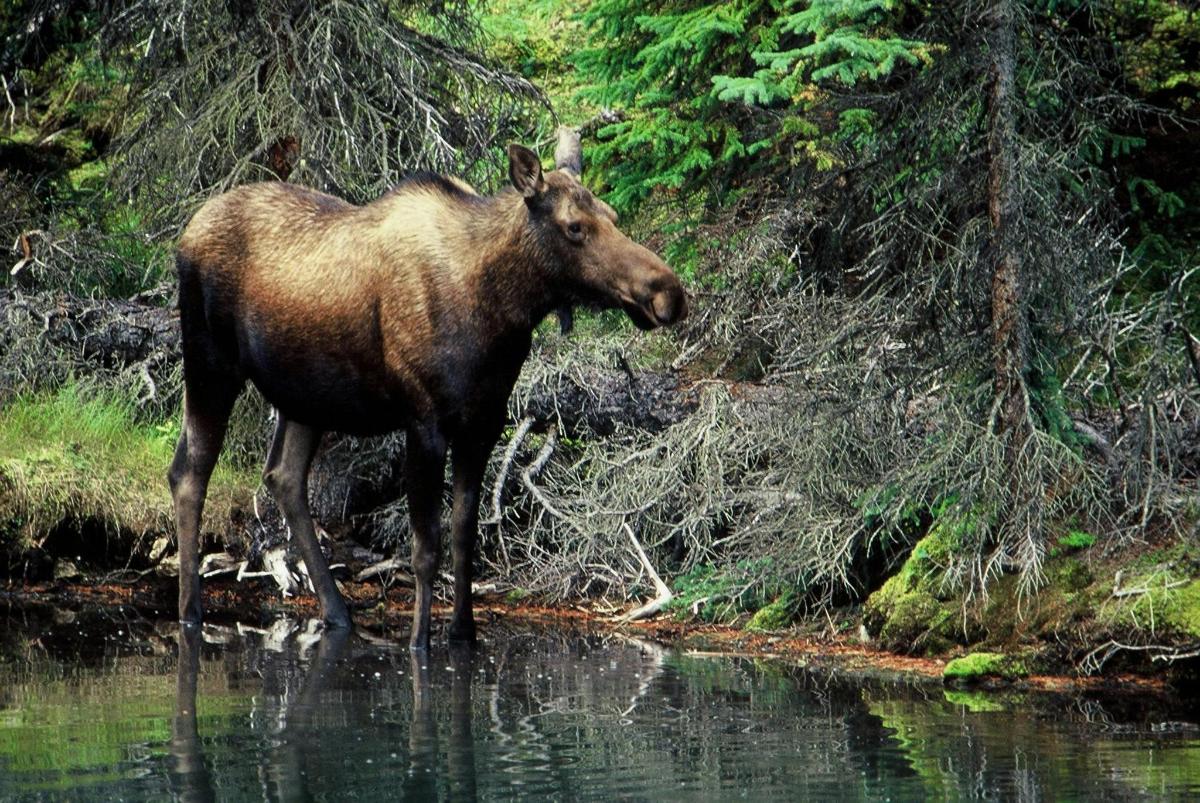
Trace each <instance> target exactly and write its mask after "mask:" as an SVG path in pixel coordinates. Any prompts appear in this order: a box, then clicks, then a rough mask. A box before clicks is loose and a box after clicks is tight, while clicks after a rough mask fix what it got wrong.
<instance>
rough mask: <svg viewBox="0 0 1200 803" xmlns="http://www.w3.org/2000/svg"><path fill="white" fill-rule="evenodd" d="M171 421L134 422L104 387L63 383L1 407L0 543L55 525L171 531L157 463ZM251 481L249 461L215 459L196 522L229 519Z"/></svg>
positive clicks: (24, 544) (167, 448)
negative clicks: (242, 463) (202, 511)
mask: <svg viewBox="0 0 1200 803" xmlns="http://www.w3.org/2000/svg"><path fill="white" fill-rule="evenodd" d="M178 426H179V425H178V421H177V420H170V421H166V422H161V423H159V424H157V425H155V424H152V423H141V422H139V421H137V419H136V417H135V415H134V407H133V404H132V403H131V402H129V401H128V400H126V399H123V398H122V397H120V396H119V395H116V394H114V393H113V392H111V391H108V392H104V391H101V392H89V390H88V389H87V388H85V387H83V386H81V385H79V384H69V385H66V386H64V387H62V388H60V389H59V390H57V391H55V392H52V393H42V394H33V395H24V396H19V397H17V398H15V399H14V400H13V401H12V402H11V403H10V404H9V405H7V406H6V407H5V408H4V409H3V410H0V546H8V547H17V548H28V547H30V546H35V545H37V544H38V543H40V541H41V540H43V539H44V538H45V536H46V534H48V533H50V532H52V531H53V530H54V528H55V527H57V526H59V525H61V524H64V523H71V522H75V523H79V522H95V523H99V524H101V525H102V526H103V527H104V529H105V530H106V531H108V532H109V534H110V537H111V536H112V535H114V534H116V535H118V536H120V537H122V538H126V539H128V540H129V548H130V549H132V548H133V547H134V546H135V545H136V541H137V539H139V538H140V537H142V536H144V535H146V534H149V533H156V532H167V531H170V530H171V529H172V524H171V521H172V516H171V498H170V494H169V492H168V490H167V483H166V471H167V466H168V465H169V464H170V460H171V456H172V453H173V451H174V447H175V440H176V438H177V437H178V435H179V429H178ZM257 485H258V474H257V472H256V471H253V470H251V469H248V468H241V467H238V466H231V465H228V464H224V463H222V464H218V466H217V470H216V472H215V473H214V475H213V478H212V481H211V483H210V487H209V494H208V502H207V504H206V507H205V514H206V515H205V522H206V523H207V524H208V526H209V527H210V528H211V527H221V526H225V525H227V524H228V523H229V521H230V519H231V518H232V517H233V515H234V514H235V512H236V511H237V510H238V509H241V508H244V507H245V506H246V505H247V504H248V503H249V500H250V498H251V494H253V492H254V489H255V488H256V487H257Z"/></svg>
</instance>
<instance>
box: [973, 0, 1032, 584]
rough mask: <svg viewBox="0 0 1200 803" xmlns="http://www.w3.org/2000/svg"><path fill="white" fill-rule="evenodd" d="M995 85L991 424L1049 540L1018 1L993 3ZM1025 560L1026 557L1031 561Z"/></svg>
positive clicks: (1014, 505) (1012, 515) (1027, 518)
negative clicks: (1025, 250) (1021, 121)
mask: <svg viewBox="0 0 1200 803" xmlns="http://www.w3.org/2000/svg"><path fill="white" fill-rule="evenodd" d="M989 11H990V14H989V17H990V19H989V24H990V30H989V37H988V39H989V41H988V44H989V46H990V55H991V65H990V72H991V88H990V94H989V97H988V143H987V150H988V162H989V175H988V214H989V217H990V218H991V230H992V231H991V234H992V241H991V248H990V255H991V258H992V260H993V264H992V357H993V369H994V371H995V377H994V380H993V381H994V385H993V388H994V393H995V400H994V404H993V408H992V410H993V412H992V421H991V425H992V427H993V429H994V431H995V432H996V433H997V434H998V435H999V436H1000V437H1001V438H1002V439H1003V440H1004V441H1005V464H1006V465H1005V467H1006V469H1007V471H1008V482H1009V492H1010V500H1009V501H1010V503H1011V505H1010V508H1009V511H1010V512H1009V514H1008V519H1009V520H1008V521H1007V522H1006V525H1007V527H1008V528H1010V533H1012V534H1014V535H1017V536H1024V539H1023V540H1024V541H1025V542H1026V543H1037V542H1040V540H1041V533H1040V530H1041V515H1040V511H1041V505H1042V498H1041V497H1042V491H1043V489H1042V488H1041V483H1040V482H1037V481H1036V480H1034V476H1033V471H1032V468H1033V467H1032V466H1031V465H1030V457H1031V454H1030V453H1031V450H1032V448H1033V443H1032V440H1033V422H1032V419H1031V416H1030V408H1029V389H1028V387H1027V385H1026V381H1025V372H1026V366H1027V365H1028V362H1029V355H1028V351H1029V345H1028V325H1027V320H1026V313H1025V302H1026V300H1025V298H1024V288H1023V285H1022V275H1021V252H1020V238H1019V236H1018V234H1019V229H1020V219H1021V199H1020V196H1019V194H1018V188H1017V186H1016V176H1017V147H1018V142H1017V133H1016V123H1015V116H1016V109H1015V103H1016V102H1015V99H1014V97H1013V95H1014V91H1015V89H1014V84H1015V69H1016V67H1015V62H1016V57H1015V48H1016V42H1015V40H1016V19H1015V17H1014V8H1013V0H994V1H993V3H992V4H991V8H990V9H989ZM1023 563H1024V562H1023Z"/></svg>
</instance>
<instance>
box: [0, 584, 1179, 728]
mask: <svg viewBox="0 0 1200 803" xmlns="http://www.w3.org/2000/svg"><path fill="white" fill-rule="evenodd" d="M344 591H345V592H346V596H347V599H348V601H349V603H350V605H351V607H352V609H353V610H354V622H355V629H356V630H357V631H358V632H360V634H364V635H369V636H373V637H375V638H381V639H385V640H391V641H396V642H406V641H407V636H408V632H409V631H408V628H409V617H410V616H411V613H412V608H411V592H410V591H409V590H408V589H406V588H403V587H395V586H393V587H392V588H390V589H387V590H386V591H382V589H381V588H380V586H378V585H376V584H373V583H347V584H345V585H344ZM381 591H382V594H381ZM204 595H205V606H206V612H207V614H208V615H207V618H206V624H213V625H218V626H221V625H236V624H243V625H245V624H250V625H251V626H266V625H268V624H269V623H270V622H272V621H275V620H277V619H279V618H281V617H290V618H294V619H312V618H315V617H316V615H317V613H318V609H317V605H316V600H315V598H314V597H311V596H310V595H302V596H299V597H290V598H287V599H281V598H280V597H279V595H278V593H277V592H275V591H273V590H272V589H271V588H270V587H269V586H268V585H267V584H265V583H252V582H243V583H231V582H219V581H218V582H210V583H207V584H206V586H205V591H204ZM4 604H7V605H8V606H10V607H26V606H32V607H49V608H53V609H55V610H70V611H79V610H83V609H92V608H102V609H103V608H110V609H120V610H122V611H128V610H129V609H132V611H134V612H136V614H137V615H139V616H142V617H145V618H147V619H154V620H159V621H166V620H170V619H171V618H173V617H172V614H173V605H174V584H173V583H169V582H165V581H163V580H162V579H161V578H156V579H154V580H151V581H148V582H144V583H137V582H132V583H131V582H73V583H64V582H54V583H39V584H6V585H3V586H0V605H4ZM450 610H451V608H450V605H449V604H448V603H446V602H444V601H440V602H439V601H435V605H434V609H433V613H434V641H435V648H437V647H441V646H444V643H445V635H444V631H443V629H442V628H443V626H444V623H445V622H446V621H448V619H449V615H450ZM475 612H476V617H477V620H478V623H479V632H480V637H481V638H482V639H485V640H486V639H487V638H488V630H489V627H502V628H504V629H506V630H511V629H519V628H521V627H522V626H529V627H536V628H540V629H545V628H561V629H563V630H564V631H576V632H578V631H584V632H588V633H591V634H596V635H603V636H611V637H616V638H626V639H631V640H635V641H639V642H649V643H652V644H655V645H657V646H660V647H667V648H670V649H675V650H678V651H680V652H682V653H684V654H687V655H693V656H697V657H705V656H711V657H743V658H750V659H761V660H769V661H781V662H784V663H786V664H789V665H793V666H799V667H801V668H804V669H810V670H817V671H824V672H829V673H833V674H841V675H844V676H848V677H853V678H858V679H864V680H866V679H870V680H876V681H886V682H899V683H905V684H916V685H926V684H928V685H930V686H941V685H943V684H945V685H946V686H947V687H956V686H963V687H969V688H970V689H971V690H972V691H983V692H996V693H1004V694H1013V693H1016V694H1020V693H1024V692H1045V693H1055V694H1075V693H1088V694H1093V693H1100V694H1105V695H1113V696H1116V697H1124V696H1126V695H1141V696H1146V695H1151V696H1154V697H1156V698H1159V699H1178V700H1184V698H1185V697H1187V696H1189V695H1188V694H1187V691H1186V686H1187V683H1185V682H1180V681H1185V680H1186V676H1182V675H1181V676H1177V675H1176V674H1175V673H1167V672H1162V671H1160V672H1158V673H1157V674H1154V675H1150V676H1148V675H1144V674H1137V673H1134V672H1128V671H1123V672H1101V673H1095V674H1090V675H1089V674H1084V673H1082V672H1078V673H1074V674H1072V673H1070V672H1069V671H1059V672H1042V671H1037V670H1035V671H1033V672H1030V673H1028V674H1024V673H1023V676H1020V677H1010V678H1005V677H999V676H990V675H985V676H982V677H980V678H978V679H976V680H973V681H971V682H969V683H965V684H964V683H957V682H952V681H950V680H946V679H944V677H943V673H944V672H945V668H946V666H947V664H948V663H950V662H951V661H952V660H953V659H954V658H955V657H956V655H947V656H938V657H918V656H910V655H903V654H899V653H895V652H890V651H887V650H884V649H880V648H878V647H876V646H873V645H871V644H870V643H864V642H863V641H861V640H860V639H859V638H858V637H856V636H852V635H849V634H847V633H845V632H841V633H835V634H833V635H830V628H829V626H828V625H826V626H825V627H824V632H822V631H821V629H820V626H819V625H818V624H817V622H816V621H815V620H805V619H801V620H800V621H799V622H798V624H797V625H795V626H792V627H788V628H783V629H780V630H777V631H772V632H750V631H747V630H745V629H742V628H740V627H737V626H734V625H729V624H716V623H705V622H698V621H695V620H694V619H687V620H682V619H679V618H676V617H674V616H672V615H671V614H660V615H658V616H657V617H655V618H651V619H647V620H643V621H636V622H626V621H621V620H620V619H619V616H618V615H617V614H616V613H615V612H614V610H613V609H612V607H611V603H610V602H607V601H603V600H599V601H592V602H591V604H590V605H586V604H553V603H546V602H542V601H533V600H522V601H512V600H509V599H506V597H505V595H503V594H487V595H482V596H477V598H476V600H475ZM963 654H966V653H965V651H964V650H959V651H957V656H958V657H961V656H962V655H963ZM1185 704H1186V703H1185Z"/></svg>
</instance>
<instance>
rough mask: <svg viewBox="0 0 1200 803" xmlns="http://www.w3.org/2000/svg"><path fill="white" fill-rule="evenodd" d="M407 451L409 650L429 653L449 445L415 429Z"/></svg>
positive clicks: (438, 435) (435, 433)
mask: <svg viewBox="0 0 1200 803" xmlns="http://www.w3.org/2000/svg"><path fill="white" fill-rule="evenodd" d="M405 448H406V450H407V452H408V458H407V460H406V462H405V467H404V485H405V491H406V492H407V494H408V515H409V521H410V522H411V524H412V532H413V553H412V568H413V578H414V579H415V581H416V601H415V603H414V605H413V627H412V637H411V638H410V639H409V648H410V649H413V650H428V649H429V620H430V609H431V607H432V606H433V576H434V574H435V573H436V572H437V567H438V561H439V560H440V559H441V553H442V521H441V519H442V485H443V482H442V477H443V473H444V471H445V469H446V441H445V438H443V437H442V435H441V433H440V432H438V431H436V430H435V429H432V428H425V427H412V428H411V429H409V430H408V436H407V442H406V443H405Z"/></svg>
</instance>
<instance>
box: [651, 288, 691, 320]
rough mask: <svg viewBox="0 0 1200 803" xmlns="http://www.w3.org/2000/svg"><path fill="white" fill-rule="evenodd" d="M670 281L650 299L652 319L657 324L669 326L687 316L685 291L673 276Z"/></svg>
mask: <svg viewBox="0 0 1200 803" xmlns="http://www.w3.org/2000/svg"><path fill="white" fill-rule="evenodd" d="M671 278H672V282H671V283H670V284H669V285H668V286H667V287H664V288H662V289H660V290H658V291H657V292H656V293H655V294H654V296H653V297H652V298H651V299H650V310H651V311H652V312H653V313H654V320H655V322H656V323H657V324H658V325H659V326H670V325H671V324H673V323H678V322H679V321H682V320H683V319H684V318H686V317H687V314H688V303H687V293H685V292H684V291H683V285H682V284H680V283H679V280H678V279H676V278H675V277H674V276H672V277H671Z"/></svg>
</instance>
